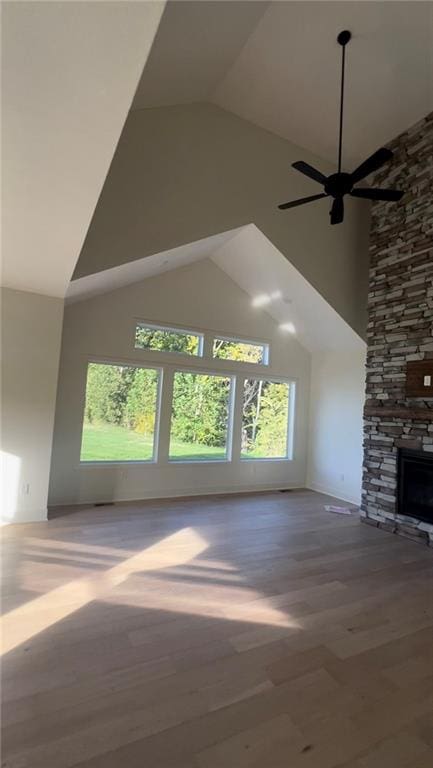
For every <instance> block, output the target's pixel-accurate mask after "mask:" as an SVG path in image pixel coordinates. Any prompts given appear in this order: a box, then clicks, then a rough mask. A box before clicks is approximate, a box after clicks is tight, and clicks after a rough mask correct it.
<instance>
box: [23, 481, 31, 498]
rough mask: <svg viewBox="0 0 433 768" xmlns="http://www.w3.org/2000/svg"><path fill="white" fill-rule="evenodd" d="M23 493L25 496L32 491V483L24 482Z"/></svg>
mask: <svg viewBox="0 0 433 768" xmlns="http://www.w3.org/2000/svg"><path fill="white" fill-rule="evenodd" d="M21 493H22V494H23V496H28V495H29V493H30V483H23V485H22V488H21Z"/></svg>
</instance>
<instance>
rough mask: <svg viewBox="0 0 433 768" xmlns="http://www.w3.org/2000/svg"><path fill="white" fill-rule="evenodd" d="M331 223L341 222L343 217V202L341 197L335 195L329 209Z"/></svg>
mask: <svg viewBox="0 0 433 768" xmlns="http://www.w3.org/2000/svg"><path fill="white" fill-rule="evenodd" d="M329 215H330V217H331V224H341V222H342V221H343V219H344V202H343V198H342V197H336V198H335V200H334V202H333V203H332V208H331V211H330V214H329Z"/></svg>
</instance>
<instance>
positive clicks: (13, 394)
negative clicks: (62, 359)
mask: <svg viewBox="0 0 433 768" xmlns="http://www.w3.org/2000/svg"><path fill="white" fill-rule="evenodd" d="M1 316H2V317H1V319H2V339H1V341H2V344H1V364H2V379H1V384H2V387H1V416H2V418H1V449H2V482H1V484H0V485H1V488H2V498H1V502H2V503H1V507H2V510H1V511H2V519H3V520H5V521H6V522H10V523H23V522H31V521H34V520H46V518H47V497H48V476H49V468H50V461H51V444H52V437H53V424H54V410H55V405H56V387H57V373H58V366H59V356H60V339H61V331H62V318H63V300H62V299H57V298H52V297H51V296H40V295H38V294H36V293H27V292H24V291H14V290H12V289H9V288H2V289H1ZM3 473H4V475H3Z"/></svg>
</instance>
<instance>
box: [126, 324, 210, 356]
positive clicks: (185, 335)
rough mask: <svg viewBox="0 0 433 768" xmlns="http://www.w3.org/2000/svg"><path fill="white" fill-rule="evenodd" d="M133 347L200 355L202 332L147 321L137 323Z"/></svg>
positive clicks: (201, 350) (201, 352) (201, 351)
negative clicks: (152, 323)
mask: <svg viewBox="0 0 433 768" xmlns="http://www.w3.org/2000/svg"><path fill="white" fill-rule="evenodd" d="M135 348H136V349H150V350H153V351H157V352H178V353H181V354H183V355H198V356H201V355H202V354H203V334H201V333H194V332H193V331H184V330H180V329H177V328H168V327H165V326H160V325H151V324H149V323H137V325H136V327H135Z"/></svg>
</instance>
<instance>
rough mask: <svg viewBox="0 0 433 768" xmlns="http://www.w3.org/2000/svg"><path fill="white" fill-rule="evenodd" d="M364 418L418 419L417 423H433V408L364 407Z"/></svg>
mask: <svg viewBox="0 0 433 768" xmlns="http://www.w3.org/2000/svg"><path fill="white" fill-rule="evenodd" d="M364 416H381V417H383V418H387V419H389V418H392V419H418V420H419V421H433V408H425V407H424V408H422V407H420V408H416V407H415V408H413V407H412V408H403V407H395V408H392V407H391V408H386V407H383V408H382V407H380V406H370V405H366V406H365V408H364Z"/></svg>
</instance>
